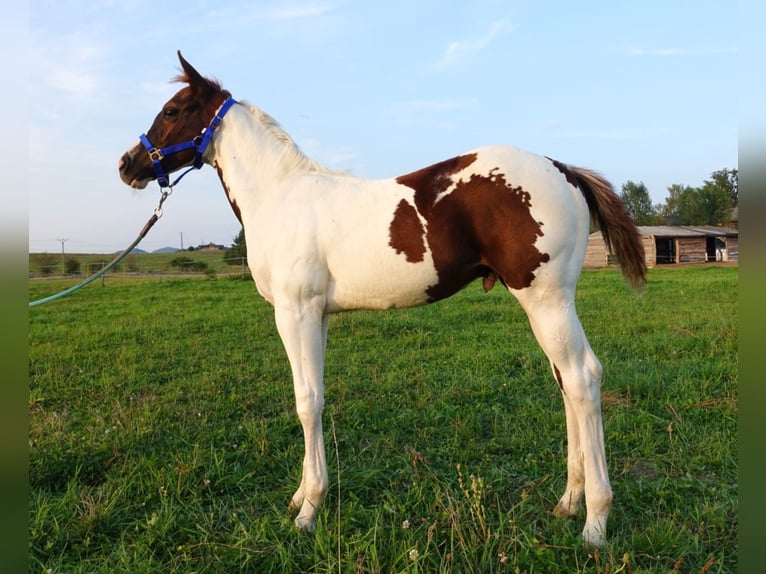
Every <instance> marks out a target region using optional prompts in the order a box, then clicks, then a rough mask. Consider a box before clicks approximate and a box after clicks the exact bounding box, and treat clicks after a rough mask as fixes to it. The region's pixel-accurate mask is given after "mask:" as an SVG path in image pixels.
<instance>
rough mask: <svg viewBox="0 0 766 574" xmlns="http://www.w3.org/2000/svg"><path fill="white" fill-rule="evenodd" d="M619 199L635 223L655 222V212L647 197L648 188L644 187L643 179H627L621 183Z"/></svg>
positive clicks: (650, 200)
mask: <svg viewBox="0 0 766 574" xmlns="http://www.w3.org/2000/svg"><path fill="white" fill-rule="evenodd" d="M620 199H621V200H622V203H623V205H624V206H625V209H626V210H627V212H628V213H629V214H630V216H631V217H632V218H633V221H634V222H635V224H636V225H652V224H653V223H656V221H657V213H656V211H655V208H654V206H653V205H652V199H651V197H649V190H648V189H646V185H644V182H643V181H642V182H639V183H635V182H633V181H630V180H628V181H627V182H625V183H623V184H622V193H620Z"/></svg>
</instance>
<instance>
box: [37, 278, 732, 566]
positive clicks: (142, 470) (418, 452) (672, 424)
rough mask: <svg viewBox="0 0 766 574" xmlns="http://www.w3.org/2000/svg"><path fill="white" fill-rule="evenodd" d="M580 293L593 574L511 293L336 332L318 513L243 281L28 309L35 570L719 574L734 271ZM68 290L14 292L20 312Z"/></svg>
mask: <svg viewBox="0 0 766 574" xmlns="http://www.w3.org/2000/svg"><path fill="white" fill-rule="evenodd" d="M649 280H650V283H649V285H648V287H647V289H646V290H645V292H644V293H642V294H641V295H636V294H633V293H632V292H631V291H630V290H629V289H628V288H627V287H626V286H625V284H624V282H623V281H622V278H621V277H620V275H619V273H617V272H615V271H613V270H603V271H587V272H585V273H583V277H582V279H581V282H580V288H579V292H578V310H579V313H580V316H581V319H582V321H583V324H584V326H585V329H586V332H587V333H588V334H589V339H590V341H591V344H592V346H593V348H594V350H595V351H596V354H597V355H598V356H599V358H600V360H601V362H602V363H603V365H604V368H605V379H604V388H603V404H604V420H605V432H606V443H607V460H608V464H609V469H610V475H611V479H612V486H613V489H614V494H615V500H614V505H613V509H612V514H611V516H610V524H609V540H608V545H607V546H606V548H604V549H602V550H601V551H599V552H595V553H594V552H588V551H587V550H585V549H584V548H583V547H582V545H581V541H580V531H581V529H582V526H583V518H584V517H583V513H582V512H581V513H580V515H579V516H578V517H576V518H575V519H571V520H566V519H561V518H556V517H554V516H552V514H551V512H550V511H551V509H552V508H553V506H554V504H555V503H556V501H557V498H558V496H560V494H561V492H562V491H563V488H564V485H565V480H566V477H565V468H566V463H565V456H566V441H565V426H564V411H563V405H562V404H561V398H560V396H559V395H558V387H557V385H556V383H555V381H553V379H552V377H551V375H550V372H549V368H548V365H547V361H546V360H545V357H544V356H543V354H542V352H541V351H540V350H539V348H538V347H537V344H536V342H535V341H534V338H533V336H532V334H531V332H530V329H529V327H528V325H527V323H526V318H525V316H524V314H523V312H522V311H521V309H520V308H519V306H518V304H517V303H516V302H515V301H514V300H513V298H512V297H511V296H509V295H508V294H507V293H505V292H503V290H502V289H500V288H496V289H494V290H493V291H491V292H490V293H488V294H484V293H483V291H482V290H481V288H480V286H479V285H478V284H474V285H471V286H469V288H468V289H467V290H465V291H463V292H462V293H460V294H458V295H457V296H455V297H453V298H452V299H450V300H448V301H445V302H442V303H439V304H436V305H433V306H429V307H424V308H419V309H411V310H402V311H388V312H356V313H349V314H343V315H336V316H333V317H332V320H331V324H330V343H329V350H328V357H327V369H326V387H327V402H326V404H327V406H326V409H325V416H324V421H325V439H326V443H327V448H328V463H329V468H330V479H331V485H330V492H329V494H328V497H327V500H326V501H325V504H324V506H323V507H322V509H321V511H320V513H319V519H318V524H317V528H316V531H315V532H314V533H312V534H306V533H302V532H298V531H296V530H295V529H294V527H293V524H292V519H293V518H294V516H293V515H292V514H291V513H290V512H289V511H288V510H287V503H288V501H289V498H290V496H291V495H292V492H293V491H294V489H295V488H296V487H297V484H298V481H299V479H300V462H301V457H302V438H301V430H300V425H299V423H298V421H297V418H296V416H295V414H294V404H293V397H292V385H291V382H290V379H289V366H288V363H287V360H286V358H285V356H284V353H283V351H282V348H281V343H280V341H279V339H278V336H277V334H276V329H275V327H274V325H273V315H272V310H271V308H270V307H269V306H268V304H266V303H265V302H263V301H262V300H261V299H260V298H259V297H258V296H257V294H256V292H255V289H254V287H253V285H252V283H251V282H249V281H237V280H231V279H222V278H218V279H207V280H180V279H177V280H173V279H161V280H152V281H149V280H139V279H133V280H116V279H108V280H107V281H106V286H105V287H102V286H101V285H98V284H94V285H91V286H89V287H88V288H87V289H85V290H84V291H80V292H79V293H77V294H75V295H72V296H71V297H68V298H66V299H63V300H60V301H58V302H55V303H51V304H48V305H43V306H40V307H36V308H34V309H30V312H29V315H30V328H29V337H30V340H29V379H30V400H29V411H30V502H29V512H30V517H29V518H30V523H29V544H30V547H29V548H30V550H29V551H30V564H31V566H30V571H32V572H110V573H112V572H158V573H160V572H161V573H167V572H240V571H242V572H344V573H345V572H384V573H389V572H427V573H431V572H477V573H487V572H528V573H532V572H604V573H606V572H669V571H679V572H695V573H696V572H733V571H735V570H736V566H737V475H738V473H737V438H736V432H737V386H738V379H737V321H736V316H737V283H738V280H737V269H736V268H731V267H695V268H683V269H658V270H652V271H651V272H650V275H649ZM71 283H72V282H71V281H70V282H63V281H44V282H40V281H32V282H30V298H31V299H35V298H38V297H41V296H44V295H48V294H50V293H52V292H55V291H56V290H58V289H59V288H61V287H63V286H68V285H69V284H71Z"/></svg>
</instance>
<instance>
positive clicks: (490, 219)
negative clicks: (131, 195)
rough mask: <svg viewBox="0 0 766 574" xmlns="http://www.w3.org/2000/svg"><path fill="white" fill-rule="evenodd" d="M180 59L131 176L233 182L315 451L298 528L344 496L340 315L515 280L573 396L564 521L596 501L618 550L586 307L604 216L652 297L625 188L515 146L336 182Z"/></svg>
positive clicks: (592, 534) (137, 184) (127, 172)
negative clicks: (335, 396) (332, 389)
mask: <svg viewBox="0 0 766 574" xmlns="http://www.w3.org/2000/svg"><path fill="white" fill-rule="evenodd" d="M178 59H179V61H180V64H181V70H182V73H181V74H180V75H178V76H177V77H175V78H174V80H175V81H177V82H179V83H182V84H185V86H183V87H182V88H181V89H180V90H179V91H178V92H177V93H176V94H175V95H174V96H173V97H172V98H170V100H169V101H168V102H167V103H165V105H164V106H163V107H162V109H161V111H160V112H159V113H158V114H157V116H156V117H155V119H154V122H153V123H152V125H151V127H150V128H149V130H148V131H147V132H146V133H144V134H142V135H141V136H140V138H139V142H138V143H136V144H135V146H133V147H132V148H131V149H129V150H128V151H127V152H126V153H125V154H123V155H122V157H121V158H120V160H119V166H118V167H119V175H120V178H121V179H122V181H123V182H124V183H126V184H128V185H129V186H131V187H133V188H135V189H143V188H145V187H146V186H147V184H148V183H149V182H151V181H153V180H157V181H158V182H159V184H160V187H161V189H162V188H163V187H171V189H172V185H173V184H175V183H177V181H178V180H176V181H175V182H173V183H171V182H170V179H169V174H171V173H174V172H176V171H178V170H179V169H181V168H185V167H188V169H189V170H190V169H194V168H201V167H202V166H203V165H205V164H207V165H210V166H212V167H213V168H214V169H215V170H216V172H217V173H218V176H219V179H220V181H221V184H222V187H223V190H224V192H225V194H226V197H227V198H228V201H229V203H230V204H231V207H232V209H233V211H234V214H235V215H236V217H237V218H238V219H239V221H240V222H241V223H242V226H243V229H244V233H245V239H246V242H247V245H248V250H247V251H248V253H247V264H248V267H249V269H250V272H251V274H252V278H253V280H254V282H255V286H256V289H257V291H258V293H259V294H260V295H261V296H262V297H263V298H264V299H266V301H268V302H269V303H270V304H271V305H272V306H273V309H274V317H275V322H276V327H277V331H278V333H279V336H280V338H281V341H282V344H283V346H284V349H285V351H286V354H287V357H288V359H289V363H290V368H291V373H292V379H293V387H294V392H295V404H296V411H297V415H298V418H299V420H300V423H301V426H302V430H303V435H304V447H305V450H304V457H303V467H302V475H301V481H300V484H299V486H298V488H297V490H296V491H295V494H294V495H293V496H292V499H291V501H290V508H292V509H297V516H296V518H295V525H296V526H297V527H298V528H299V529H303V530H308V531H311V530H313V528H314V525H315V520H316V515H317V509H318V508H319V506H320V504H321V503H322V501H323V499H324V498H325V494H326V493H327V489H328V474H327V463H326V459H325V446H324V438H323V430H322V409H323V406H324V360H325V352H326V348H327V331H328V317H329V315H330V314H333V313H338V312H341V311H348V310H353V309H381V310H382V309H393V308H404V307H413V306H418V305H424V304H428V303H433V302H436V301H440V300H442V299H445V298H447V297H449V296H451V295H453V294H454V293H456V292H458V291H459V290H461V289H462V288H464V287H465V286H467V285H468V284H469V283H471V282H473V281H475V280H478V279H479V278H481V280H482V286H483V288H484V290H485V291H489V290H490V289H492V288H493V286H494V285H495V284H496V283H497V282H498V281H499V282H500V283H501V285H502V286H503V287H504V288H505V289H507V290H508V291H509V292H510V293H511V294H513V295H514V296H515V297H516V299H517V300H518V302H519V303H520V305H521V307H522V308H523V309H524V311H525V312H526V315H527V317H528V320H529V324H530V326H531V328H532V331H533V332H534V335H535V337H536V339H537V341H538V343H539V345H540V347H541V348H542V350H543V351H544V353H545V355H546V356H547V359H548V361H549V363H550V369H551V371H552V375H553V379H554V381H555V382H556V384H557V385H558V387H559V390H560V393H561V396H562V397H563V402H564V408H565V413H566V432H567V463H566V467H567V481H566V487H565V490H564V493H563V495H562V496H561V498H560V499H559V501H558V503H557V504H556V506H555V508H554V510H553V512H554V514H556V515H559V516H573V515H575V513H576V512H577V511H578V509H579V507H580V504H581V500H582V498H583V496H584V497H585V506H586V517H585V525H584V528H583V531H582V537H583V541H584V544H585V545H586V546H590V547H599V546H602V545H603V544H604V543H605V540H606V538H605V537H606V526H607V519H608V516H609V510H610V506H611V503H612V490H611V486H610V483H609V476H608V472H607V462H606V455H605V450H604V433H603V424H602V418H601V376H602V366H601V364H600V363H599V361H598V359H597V357H596V355H595V354H594V352H593V350H592V349H591V347H590V344H589V343H588V340H587V339H586V336H585V332H584V331H583V328H582V325H581V324H580V320H579V318H578V316H577V313H576V310H575V301H574V295H575V288H576V285H577V281H578V279H579V275H580V271H581V269H582V265H583V261H584V257H585V249H586V244H587V241H588V236H589V231H590V221H591V218H593V219H595V220H596V221H597V222H598V225H599V227H600V231H601V233H602V235H603V237H604V240H605V242H606V244H607V246H608V248H609V250H610V251H611V252H612V253H613V254H614V255H615V257H616V259H617V261H618V263H619V265H620V267H621V269H622V272H623V274H624V276H625V277H626V279H627V280H628V281H629V282H630V283H631V285H632V286H633V287H634V288H636V289H640V288H641V286H642V285H643V284H644V283H645V279H646V263H645V259H644V250H643V246H642V243H641V241H640V236H639V233H638V230H637V228H636V226H635V224H634V223H633V221H632V220H631V218H630V216H629V214H628V213H627V211H626V210H625V208H624V206H623V205H622V203H621V201H620V199H619V197H618V196H617V195H616V194H615V192H614V190H613V188H612V186H611V185H610V183H609V182H608V181H607V180H606V179H604V178H603V177H602V176H601V175H599V174H598V173H596V172H594V171H591V170H588V169H583V168H579V167H574V166H571V165H567V164H565V163H562V162H560V161H557V160H554V159H551V158H549V157H547V156H539V155H535V154H532V153H529V152H526V151H523V150H521V149H517V148H515V147H510V146H490V147H482V148H478V149H474V150H472V151H468V152H466V153H463V154H461V155H459V156H456V157H453V158H451V159H447V160H445V161H441V162H439V163H435V164H433V165H431V166H429V167H425V168H422V169H419V170H417V171H413V172H411V173H408V174H405V175H401V176H398V177H395V178H389V179H380V180H369V179H363V178H360V177H356V176H353V175H351V174H349V173H347V172H338V171H333V170H330V169H326V168H325V167H323V166H322V165H321V164H319V163H318V162H316V161H314V160H312V159H310V158H309V157H307V156H306V155H304V154H303V153H302V151H301V150H300V149H299V147H298V146H297V145H296V143H295V142H294V140H293V139H292V138H291V137H290V136H289V135H288V134H287V133H286V132H285V131H284V130H283V129H282V128H281V127H280V125H279V124H278V123H277V122H276V121H275V120H274V119H273V118H272V117H271V116H269V115H268V114H266V113H265V112H263V111H261V110H260V109H259V108H258V107H256V106H251V105H248V104H245V103H242V102H238V101H237V100H235V99H234V98H232V96H231V94H230V93H229V92H228V91H227V90H225V89H223V87H222V85H221V84H220V83H219V82H218V81H216V80H214V79H210V78H207V77H204V76H202V75H201V74H200V73H199V72H197V70H195V69H194V67H192V66H191V65H190V64H189V63H188V62H187V61H186V59H185V58H184V57H183V55H182V54H181V52H180V50H179V51H178ZM187 171H188V170H187ZM185 173H186V172H184V173H183V174H182V176H183V175H185ZM182 176H181V177H182ZM179 179H180V177H179Z"/></svg>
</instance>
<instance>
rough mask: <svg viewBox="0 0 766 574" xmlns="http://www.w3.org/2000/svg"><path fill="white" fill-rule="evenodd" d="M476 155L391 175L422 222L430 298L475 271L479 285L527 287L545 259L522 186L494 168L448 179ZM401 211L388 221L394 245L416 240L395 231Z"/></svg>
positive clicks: (436, 297)
mask: <svg viewBox="0 0 766 574" xmlns="http://www.w3.org/2000/svg"><path fill="white" fill-rule="evenodd" d="M476 156H477V154H475V153H473V154H467V155H464V156H458V157H455V158H453V159H450V160H447V161H444V162H441V163H437V164H435V165H432V166H430V167H427V168H424V169H421V170H419V171H416V172H414V173H411V174H408V175H404V176H401V177H399V178H397V180H396V181H397V182H398V183H400V184H402V185H406V186H407V187H410V188H411V189H413V190H414V191H415V195H414V203H415V207H416V208H417V212H418V213H419V214H420V216H421V217H422V218H423V219H425V220H426V223H427V225H426V233H425V238H426V242H427V244H428V247H429V248H430V250H431V253H432V256H433V261H434V266H435V267H436V272H437V274H438V276H439V282H438V283H437V284H435V285H431V286H429V287H428V289H426V293H427V294H428V296H429V300H430V301H437V300H439V299H443V298H445V297H449V296H450V295H452V294H454V293H456V292H457V291H459V290H460V289H462V288H463V287H465V286H466V285H467V284H468V283H470V282H471V281H473V280H474V279H476V278H477V277H484V281H483V287H484V289H485V290H489V289H491V288H492V287H493V286H494V284H495V281H497V279H500V281H501V282H502V283H503V284H504V285H506V286H507V287H510V288H513V289H523V288H525V287H529V286H530V285H531V284H532V281H534V279H535V273H534V271H535V270H536V269H537V268H538V267H539V266H540V265H541V264H542V263H544V262H546V261H548V260H549V259H550V256H549V255H548V254H547V253H541V252H540V251H539V250H538V249H537V247H536V246H535V242H536V241H537V238H538V237H540V236H542V235H543V232H542V230H541V227H542V223H541V222H539V221H535V219H534V218H533V217H532V214H531V212H530V208H531V202H530V195H529V193H528V192H527V191H525V190H524V189H522V188H521V187H520V186H516V187H514V186H513V185H511V184H510V183H509V182H507V181H506V178H505V174H503V173H501V172H500V170H499V169H498V168H495V169H493V170H490V172H489V173H484V174H482V173H473V174H471V176H470V178H469V179H468V180H467V181H465V180H463V179H460V180H458V181H454V179H453V176H454V175H455V174H457V173H458V172H460V171H462V170H464V169H465V168H466V167H468V166H470V165H471V164H472V163H474V161H476ZM452 186H454V189H453V190H452V191H451V192H450V193H448V194H445V195H443V196H441V197H440V195H441V194H444V192H446V191H447V190H448V189H449V188H450V187H452ZM408 205H409V204H408ZM400 207H401V203H400ZM402 213H403V212H400V209H399V208H397V212H396V213H395V214H394V218H393V220H392V221H391V226H390V230H391V232H392V241H393V231H394V230H396V232H397V239H396V241H397V244H398V245H404V244H407V245H410V244H413V245H414V244H418V242H419V241H422V240H421V239H420V238H417V239H415V238H410V239H409V240H407V241H405V239H404V238H403V237H401V233H402V230H403V229H405V228H406V227H407V226H406V223H405V222H403V221H401V220H400V218H402V217H403V215H402ZM405 253H406V254H407V255H408V261H409V260H410V255H411V254H410V253H407V252H405Z"/></svg>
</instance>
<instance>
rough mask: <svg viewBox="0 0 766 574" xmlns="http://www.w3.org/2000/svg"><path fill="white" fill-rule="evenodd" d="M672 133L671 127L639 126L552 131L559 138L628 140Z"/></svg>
mask: <svg viewBox="0 0 766 574" xmlns="http://www.w3.org/2000/svg"><path fill="white" fill-rule="evenodd" d="M672 133H674V130H673V129H671V128H665V127H640V128H617V129H605V130H570V131H560V132H558V133H553V134H552V136H553V137H556V138H561V139H596V140H612V141H629V140H639V139H651V138H656V137H665V136H668V135H671V134H672Z"/></svg>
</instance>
